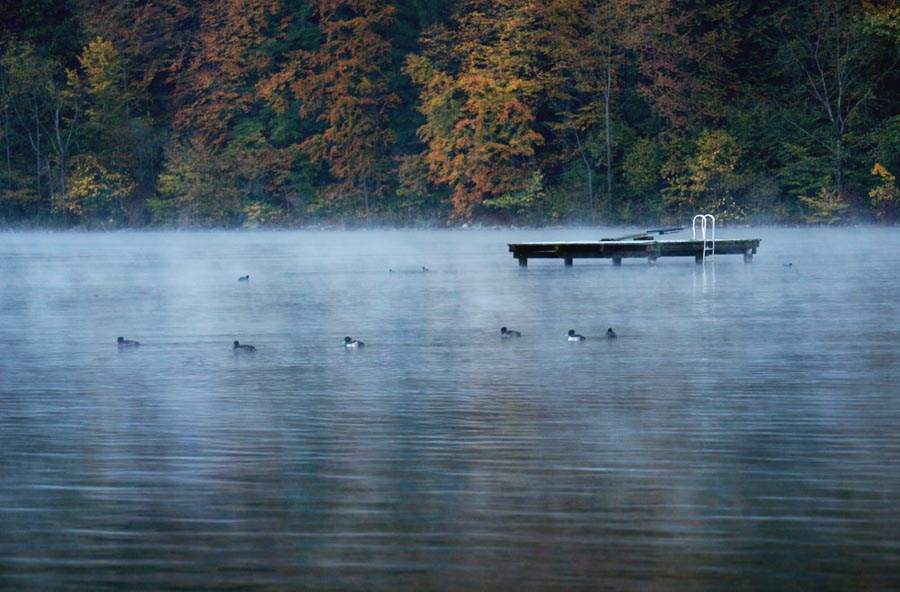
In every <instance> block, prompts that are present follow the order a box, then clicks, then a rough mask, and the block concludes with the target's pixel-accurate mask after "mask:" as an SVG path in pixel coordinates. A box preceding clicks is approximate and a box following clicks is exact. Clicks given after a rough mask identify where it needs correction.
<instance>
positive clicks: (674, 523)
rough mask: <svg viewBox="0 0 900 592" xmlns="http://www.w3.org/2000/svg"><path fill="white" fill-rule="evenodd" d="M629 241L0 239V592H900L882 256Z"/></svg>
mask: <svg viewBox="0 0 900 592" xmlns="http://www.w3.org/2000/svg"><path fill="white" fill-rule="evenodd" d="M638 230H640V229H638ZM633 231H634V229H627V228H625V229H623V228H615V229H609V228H593V229H542V230H528V231H521V230H520V231H515V230H470V231H369V232H364V231H356V232H337V231H335V232H315V231H304V232H300V231H297V232H207V233H203V232H177V233H175V232H173V233H151V232H141V233H128V232H120V233H96V234H92V233H0V352H2V354H0V589H4V590H6V589H10V590H12V589H20V590H67V591H95V590H218V589H232V590H266V591H272V590H278V591H287V590H334V591H338V590H379V591H380V590H384V591H394V590H454V591H455V590H535V591H538V590H540V591H546V590H627V591H631V590H634V591H644V590H748V591H750V590H753V591H759V590H815V591H827V590H834V591H846V590H890V589H898V588H900V406H898V398H900V231H898V229H896V228H839V229H815V228H811V229H810V228H807V229H785V228H727V227H722V226H720V227H719V228H718V229H717V232H718V236H719V238H761V239H762V243H761V245H760V248H759V251H758V253H757V255H756V256H755V257H754V258H753V262H752V263H749V264H745V263H744V262H743V259H742V257H740V256H719V257H716V260H715V263H709V262H708V263H706V264H705V265H697V264H695V263H694V260H693V258H672V259H660V260H659V261H658V262H657V263H656V264H655V265H649V264H648V263H647V262H646V261H645V260H638V259H626V260H625V261H624V262H623V264H622V265H621V266H614V265H613V264H612V263H611V262H610V261H609V260H582V259H576V260H575V263H574V266H573V267H565V266H564V265H563V262H562V261H560V260H531V261H529V265H528V267H527V268H520V267H519V266H518V265H517V263H516V260H515V259H513V257H512V255H511V254H510V253H509V252H508V250H507V243H511V242H523V241H553V240H593V239H598V238H601V237H607V236H617V235H623V234H627V233H628V232H633ZM689 235H690V232H689V231H688V232H686V233H681V234H677V235H671V236H666V237H664V238H667V239H668V238H673V239H677V238H689ZM423 267H425V268H427V271H426V270H423ZM244 275H249V276H250V279H249V281H238V278H239V277H241V276H244ZM501 326H508V327H510V328H511V329H515V330H518V331H520V332H521V333H522V337H521V338H515V339H501V338H500V334H499V329H500V327H501ZM608 327H612V328H614V329H615V331H616V332H617V334H618V338H617V339H606V338H605V337H604V333H605V332H606V330H607V328H608ZM569 329H575V330H576V331H577V332H579V333H581V334H584V335H586V336H587V337H588V339H587V340H586V341H584V342H569V341H567V339H566V332H567V330H569ZM118 336H124V337H125V338H126V339H133V340H138V341H140V346H138V347H125V348H119V347H117V344H116V338H117V337H118ZM345 336H351V337H353V338H354V339H359V340H362V341H364V342H365V345H366V346H365V347H364V348H361V349H346V348H344V347H343V345H342V342H343V339H344V337H345ZM235 340H239V341H240V342H241V343H246V344H252V345H254V346H255V347H256V351H255V352H241V353H235V352H234V351H233V350H232V342H233V341H235Z"/></svg>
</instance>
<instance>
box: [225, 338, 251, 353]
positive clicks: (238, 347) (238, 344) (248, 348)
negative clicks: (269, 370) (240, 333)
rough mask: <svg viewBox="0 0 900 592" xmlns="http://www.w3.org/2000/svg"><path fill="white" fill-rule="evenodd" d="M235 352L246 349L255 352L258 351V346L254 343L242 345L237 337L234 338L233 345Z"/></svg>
mask: <svg viewBox="0 0 900 592" xmlns="http://www.w3.org/2000/svg"><path fill="white" fill-rule="evenodd" d="M231 349H233V350H234V351H235V352H239V351H245V352H253V351H256V348H255V347H253V346H252V345H241V344H240V342H238V340H237V339H235V340H234V345H233V346H232V347H231Z"/></svg>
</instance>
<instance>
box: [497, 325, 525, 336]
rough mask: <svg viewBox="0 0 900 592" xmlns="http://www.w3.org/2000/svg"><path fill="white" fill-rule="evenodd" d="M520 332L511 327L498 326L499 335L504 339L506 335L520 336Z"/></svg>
mask: <svg viewBox="0 0 900 592" xmlns="http://www.w3.org/2000/svg"><path fill="white" fill-rule="evenodd" d="M521 336H522V334H521V333H520V332H518V331H513V330H512V329H507V328H506V327H500V337H502V338H504V339H506V338H507V337H521Z"/></svg>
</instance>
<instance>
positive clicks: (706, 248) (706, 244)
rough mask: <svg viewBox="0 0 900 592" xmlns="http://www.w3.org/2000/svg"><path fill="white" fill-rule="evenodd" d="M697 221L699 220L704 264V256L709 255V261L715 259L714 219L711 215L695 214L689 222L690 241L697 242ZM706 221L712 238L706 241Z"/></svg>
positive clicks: (704, 261) (703, 261)
mask: <svg viewBox="0 0 900 592" xmlns="http://www.w3.org/2000/svg"><path fill="white" fill-rule="evenodd" d="M697 220H700V240H702V241H703V258H702V263H706V256H707V254H709V260H710V261H715V259H716V217H715V216H713V215H712V214H697V215H696V216H694V219H693V221H692V222H691V240H697ZM707 221H709V222H710V226H711V227H712V228H711V230H712V233H711V234H712V237H711V238H710V239H707V237H706V226H707Z"/></svg>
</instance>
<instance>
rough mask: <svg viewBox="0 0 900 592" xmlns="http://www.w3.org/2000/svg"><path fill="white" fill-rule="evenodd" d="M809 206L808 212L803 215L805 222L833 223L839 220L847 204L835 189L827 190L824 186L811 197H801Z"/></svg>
mask: <svg viewBox="0 0 900 592" xmlns="http://www.w3.org/2000/svg"><path fill="white" fill-rule="evenodd" d="M800 201H802V202H803V203H804V204H806V206H807V207H808V208H809V214H807V215H806V216H804V220H805V221H806V222H809V223H812V224H834V223H836V222H839V221H840V219H841V215H842V214H843V213H844V210H846V209H847V207H848V205H847V203H846V202H845V201H844V199H843V198H842V197H841V195H840V194H839V193H838V192H836V191H829V190H828V189H825V188H824V187H823V188H822V189H821V190H820V191H819V194H818V195H816V196H813V197H801V198H800Z"/></svg>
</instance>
